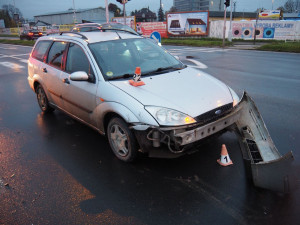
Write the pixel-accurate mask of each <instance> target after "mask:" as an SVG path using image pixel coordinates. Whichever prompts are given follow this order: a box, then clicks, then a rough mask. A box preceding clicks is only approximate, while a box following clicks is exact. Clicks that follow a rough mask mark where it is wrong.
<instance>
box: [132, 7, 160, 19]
mask: <svg viewBox="0 0 300 225" xmlns="http://www.w3.org/2000/svg"><path fill="white" fill-rule="evenodd" d="M132 15H134V16H135V19H136V22H154V21H156V19H157V17H156V13H154V12H152V11H151V10H150V9H149V7H148V8H142V9H140V10H138V11H135V12H133V13H132Z"/></svg>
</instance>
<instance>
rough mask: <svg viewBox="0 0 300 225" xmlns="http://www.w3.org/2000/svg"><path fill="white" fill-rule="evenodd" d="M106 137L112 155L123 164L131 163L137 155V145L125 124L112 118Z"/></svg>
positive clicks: (116, 118) (118, 119)
mask: <svg viewBox="0 0 300 225" xmlns="http://www.w3.org/2000/svg"><path fill="white" fill-rule="evenodd" d="M107 137H108V141H109V144H110V147H111V149H112V151H113V153H114V154H115V155H116V156H117V158H118V159H120V160H122V161H124V162H132V161H134V160H135V159H136V157H137V153H138V144H137V141H136V138H135V136H134V134H133V133H132V132H131V130H130V129H129V128H128V125H127V123H126V122H125V121H124V120H122V119H120V118H118V117H115V118H112V119H111V120H110V121H109V123H108V126H107Z"/></svg>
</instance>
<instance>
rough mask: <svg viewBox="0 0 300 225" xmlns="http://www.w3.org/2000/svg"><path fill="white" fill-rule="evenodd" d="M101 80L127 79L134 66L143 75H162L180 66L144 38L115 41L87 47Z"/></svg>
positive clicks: (163, 50) (175, 60)
mask: <svg viewBox="0 0 300 225" xmlns="http://www.w3.org/2000/svg"><path fill="white" fill-rule="evenodd" d="M89 47H90V49H91V51H92V53H93V54H94V56H95V59H96V61H97V63H98V65H99V67H100V69H101V71H102V74H103V76H104V78H105V79H107V80H110V79H117V78H126V77H131V76H130V75H133V74H134V72H135V68H136V67H141V72H142V76H143V75H153V74H162V73H165V72H169V71H172V70H178V69H182V68H183V67H184V65H183V64H182V63H181V62H180V61H178V60H177V59H176V58H174V57H173V56H172V55H170V54H169V53H167V51H166V50H165V49H163V48H161V47H160V46H158V45H157V44H155V43H153V42H152V41H150V40H147V39H145V38H137V39H119V40H114V41H105V42H98V43H93V44H90V45H89Z"/></svg>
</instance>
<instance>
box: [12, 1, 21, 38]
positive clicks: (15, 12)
mask: <svg viewBox="0 0 300 225" xmlns="http://www.w3.org/2000/svg"><path fill="white" fill-rule="evenodd" d="M14 14H17V11H16V3H15V0H14ZM16 23H17V27H18V33H19V36H20V35H21V34H20V28H19V17H18V20H17V21H16Z"/></svg>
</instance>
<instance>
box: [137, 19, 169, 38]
mask: <svg viewBox="0 0 300 225" xmlns="http://www.w3.org/2000/svg"><path fill="white" fill-rule="evenodd" d="M136 31H137V32H139V33H142V34H143V36H145V37H150V35H151V34H152V33H153V32H154V31H157V32H159V33H160V35H161V37H162V38H167V37H168V35H167V22H138V23H136Z"/></svg>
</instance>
